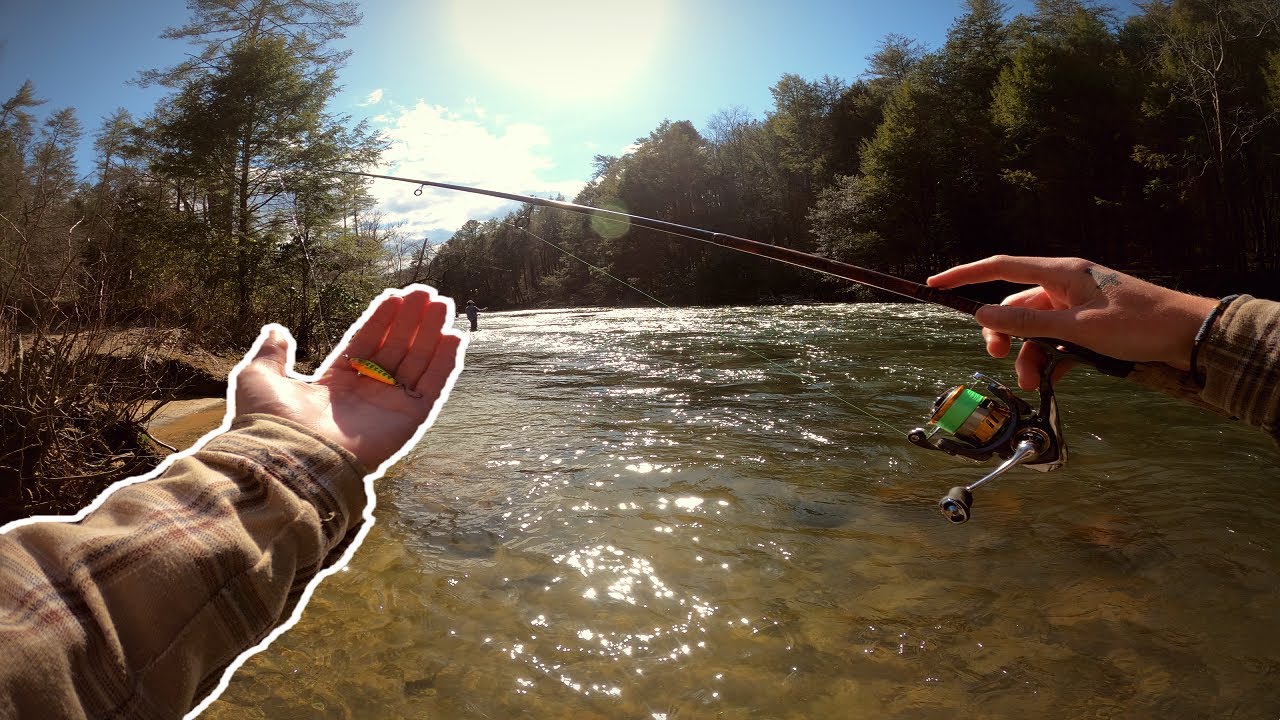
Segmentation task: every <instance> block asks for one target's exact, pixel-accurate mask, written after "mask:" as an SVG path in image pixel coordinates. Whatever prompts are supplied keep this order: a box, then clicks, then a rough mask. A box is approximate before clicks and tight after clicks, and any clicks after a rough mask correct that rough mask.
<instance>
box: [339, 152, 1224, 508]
mask: <svg viewBox="0 0 1280 720" xmlns="http://www.w3.org/2000/svg"><path fill="white" fill-rule="evenodd" d="M330 172H332V173H335V174H340V175H351V176H356V177H364V178H370V179H376V180H392V181H395V182H403V183H409V184H413V185H417V186H418V187H417V189H416V190H414V193H413V194H414V195H421V194H422V189H423V188H425V187H433V188H440V189H443V190H453V191H457V192H464V193H471V194H475V195H487V196H489V197H495V198H500V199H504V200H512V201H514V202H519V203H523V204H526V205H532V206H535V207H545V208H552V209H557V210H566V211H569V212H573V213H578V214H580V215H587V216H591V217H599V218H604V219H608V220H613V221H615V222H620V223H624V224H626V225H629V226H635V227H642V228H647V229H650V230H657V231H659V232H663V233H667V234H670V235H675V236H678V237H683V238H688V239H692V240H699V241H701V242H705V243H710V244H712V245H719V246H721V247H726V248H730V249H732V250H737V251H740V252H744V253H748V254H751V255H759V256H761V257H766V258H770V259H772V260H777V261H780V262H784V263H788V264H790V265H795V266H798V267H802V268H806V269H809V270H815V271H818V272H821V273H825V274H827V275H832V276H835V277H838V278H843V279H845V280H850V281H852V282H855V283H858V284H860V285H865V286H867V287H871V288H875V289H877V290H883V291H886V292H889V293H893V294H895V295H899V296H902V297H906V298H910V299H912V300H917V301H920V302H926V303H930V304H933V305H941V306H943V307H947V308H951V309H952V310H957V311H959V312H962V313H964V314H966V315H969V316H973V315H974V314H976V313H977V311H978V309H979V308H981V307H982V306H983V304H984V303H981V302H979V301H977V300H972V299H970V298H966V297H963V296H961V295H956V294H955V293H952V292H951V291H948V290H941V289H938V288H932V287H929V286H927V285H923V284H921V283H917V282H912V281H910V280H906V279H904V278H900V277H897V276H894V275H889V274H886V273H882V272H878V271H876V270H871V269H869V268H864V267H860V266H858V265H852V264H849V263H844V262H840V261H838V260H832V259H831V258H826V257H822V256H821V255H814V254H812V253H806V252H802V251H800V250H794V249H792V248H787V247H782V246H779V245H771V244H769V243H764V242H760V241H757V240H750V239H748V238H744V237H738V236H736V235H728V234H726V233H720V232H714V231H712V230H705V229H703V228H699V227H693V226H689V225H680V224H678V223H673V222H668V221H665V220H656V219H654V218H647V217H643V216H640V215H632V214H630V213H625V212H621V211H618V210H606V209H603V208H597V207H592V206H590V205H580V204H577V203H571V202H566V201H563V200H550V199H547V198H540V197H535V196H532V195H521V194H518V193H509V192H501V191H498V190H486V189H483V188H477V187H471V186H467V185H456V184H452V183H444V182H437V181H434V180H421V179H416V178H405V177H397V176H394V175H380V174H376V173H366V172H358V171H354V170H331V171H330ZM528 226H529V218H528V216H527V215H525V216H522V217H521V218H520V219H518V220H517V222H516V227H517V228H521V229H527V228H528ZM1026 341H1028V342H1034V343H1036V344H1038V345H1040V346H1041V347H1043V348H1044V349H1045V351H1046V353H1047V354H1048V355H1049V358H1050V359H1049V362H1048V363H1047V364H1046V365H1045V367H1044V368H1043V370H1042V372H1041V375H1040V387H1039V395H1040V397H1039V400H1040V402H1039V403H1038V404H1037V405H1036V406H1034V407H1033V406H1032V405H1031V404H1030V403H1028V402H1027V401H1025V400H1023V399H1022V398H1019V397H1018V396H1017V395H1015V394H1014V393H1013V392H1012V391H1010V390H1009V388H1007V387H1006V386H1004V385H1002V384H1000V383H998V382H996V381H994V380H991V379H990V378H987V377H985V376H983V375H982V374H981V373H977V374H975V375H974V381H975V382H974V384H973V385H959V386H956V387H953V388H951V389H950V390H948V391H947V392H945V393H943V394H942V395H941V396H940V397H938V398H937V400H935V401H934V404H933V409H932V412H931V413H930V415H929V418H928V422H927V426H928V427H929V428H931V429H926V428H915V429H914V430H912V431H911V432H909V433H907V438H908V440H909V441H910V442H911V443H912V444H913V445H915V446H917V447H920V448H923V449H928V450H936V451H939V452H943V453H946V454H948V455H951V456H954V457H960V458H964V459H968V460H971V461H974V462H986V461H988V460H990V459H991V458H992V457H998V458H1000V459H1002V460H1003V462H1002V463H1001V464H1000V465H999V466H998V467H997V468H996V469H995V470H993V471H991V472H990V473H988V474H987V475H985V476H984V477H982V478H981V479H979V480H977V481H976V482H973V483H970V484H969V485H960V486H956V487H953V488H951V490H949V491H948V492H947V495H946V496H945V497H943V498H942V500H940V501H939V503H938V506H939V509H940V510H941V511H942V514H943V516H945V517H946V518H947V519H948V520H950V521H951V522H954V523H963V522H967V521H968V520H969V517H970V516H971V514H972V506H973V491H974V490H975V489H977V488H978V487H979V486H980V485H983V484H985V483H987V482H990V481H991V480H994V479H995V478H997V477H999V476H1001V475H1003V474H1005V473H1007V472H1008V471H1009V470H1012V469H1013V468H1015V467H1019V466H1021V467H1028V468H1031V469H1033V470H1039V471H1041V472H1047V471H1050V470H1056V469H1058V468H1059V467H1062V465H1063V464H1064V463H1065V462H1066V458H1067V444H1066V439H1065V437H1064V436H1063V433H1062V425H1061V422H1060V420H1059V415H1058V403H1057V398H1056V396H1055V394H1054V389H1053V374H1054V370H1055V369H1056V368H1057V367H1058V365H1059V364H1060V363H1061V362H1064V361H1076V362H1084V363H1086V364H1089V365H1092V366H1093V367H1095V368H1096V369H1097V370H1098V371H1099V372H1102V373H1104V374H1106V375H1112V376H1115V377H1122V378H1127V379H1130V380H1133V381H1135V382H1138V383H1140V384H1142V385H1146V386H1148V387H1151V388H1153V389H1156V390H1159V391H1161V392H1164V393H1166V394H1169V395H1172V396H1174V397H1177V398H1180V399H1182V400H1187V401H1189V402H1192V403H1194V404H1196V405H1199V406H1200V407H1205V408H1208V409H1211V410H1214V411H1215V412H1221V411H1219V410H1217V409H1216V408H1212V407H1210V406H1208V405H1207V404H1205V403H1203V402H1202V401H1201V400H1200V398H1199V388H1198V387H1196V385H1195V383H1194V381H1193V380H1192V379H1191V377H1190V374H1189V373H1185V372H1179V371H1177V370H1175V369H1173V368H1171V367H1169V366H1167V365H1164V364H1162V363H1137V362H1130V361H1127V360H1119V359H1117V358H1113V357H1110V356H1107V355H1103V354H1101V353H1098V352H1095V351H1093V350H1090V349H1089V348H1086V347H1083V346H1080V345H1076V344H1074V343H1069V342H1066V341H1063V340H1058V339H1055V338H1026Z"/></svg>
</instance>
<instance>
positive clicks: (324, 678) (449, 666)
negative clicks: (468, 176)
mask: <svg viewBox="0 0 1280 720" xmlns="http://www.w3.org/2000/svg"><path fill="white" fill-rule="evenodd" d="M482 320H483V324H482V329H481V331H480V332H479V333H476V334H475V337H474V338H473V341H472V344H471V347H470V349H469V351H468V354H467V360H466V370H465V371H464V372H463V373H462V375H461V377H460V378H459V380H458V384H457V387H456V388H455V390H454V392H453V396H452V398H451V399H450V401H449V403H448V404H447V405H446V407H445V408H444V410H443V411H442V412H441V414H440V417H439V420H438V422H437V424H436V426H435V427H434V428H433V429H432V430H431V431H430V432H429V433H428V435H427V437H426V438H425V439H424V441H423V442H422V443H421V444H420V445H419V446H418V448H417V449H416V450H415V452H414V454H413V455H412V456H410V457H409V458H406V460H405V461H404V462H402V463H401V464H400V465H399V466H398V467H397V469H396V470H394V471H393V473H392V475H390V476H388V477H387V478H385V479H383V480H382V481H380V484H379V505H378V510H377V516H378V518H379V519H378V522H377V524H376V526H375V527H374V528H373V530H372V532H371V533H370V535H369V536H368V538H367V539H366V541H365V543H364V545H363V546H362V547H361V548H360V550H359V551H358V552H357V554H356V556H355V558H354V560H353V561H352V562H351V564H350V566H349V567H348V568H347V570H346V571H344V572H340V573H338V574H337V575H335V576H334V577H332V578H330V579H328V580H327V581H326V582H325V583H324V584H322V585H321V586H320V587H319V589H318V590H317V592H316V593H315V596H314V597H313V599H312V601H311V603H310V605H309V606H308V607H307V609H306V611H305V613H304V615H303V618H302V620H301V622H299V623H298V625H297V626H296V627H294V628H293V629H292V630H290V631H289V632H288V633H286V634H285V635H283V636H282V637H281V638H280V639H278V640H277V641H276V642H275V643H274V644H273V645H272V646H271V647H270V648H269V649H267V650H266V651H264V652H262V653H260V654H258V655H256V656H254V657H252V658H250V659H249V660H248V661H247V662H246V663H245V665H244V666H243V667H242V668H241V669H240V670H239V671H238V672H237V673H236V675H235V677H234V678H233V680H232V682H231V685H230V687H229V688H228V690H227V691H226V693H225V694H224V695H223V696H222V697H221V698H220V699H219V700H218V701H216V702H215V703H214V704H213V705H212V706H211V707H210V709H209V710H208V711H207V713H206V714H205V716H204V717H208V718H227V719H230V718H235V719H236V720H240V719H241V718H313V717H333V718H345V717H353V718H363V717H428V718H451V719H452V718H530V719H544V718H646V719H652V720H661V719H665V720H673V719H675V718H702V717H708V718H711V717H714V718H935V717H936V718H951V717H984V718H1028V717H1036V718H1079V717H1126V718H1131V717H1164V718H1170V717H1179V718H1181V717H1186V718H1202V717H1238V718H1248V717H1275V716H1276V715H1277V714H1280V690H1277V689H1276V680H1275V678H1276V673H1277V671H1280V651H1277V647H1280V627H1278V625H1277V622H1276V618H1277V617H1280V592H1278V590H1280V582H1278V581H1280V560H1278V559H1277V557H1276V553H1275V545H1276V539H1277V537H1280V511H1278V508H1280V485H1278V484H1277V480H1280V470H1278V469H1277V467H1278V465H1277V463H1280V453H1277V451H1276V450H1275V448H1274V447H1273V445H1272V444H1271V442H1270V441H1269V440H1268V439H1267V438H1266V437H1265V436H1264V435H1262V434H1261V433H1260V432H1257V431H1255V430H1252V429H1250V428H1247V427H1243V426H1240V425H1239V424H1237V423H1232V422H1229V421H1225V420H1220V419H1218V418H1216V417H1214V416H1211V415H1208V414H1206V413H1204V412H1202V411H1200V410H1196V409H1194V408H1190V407H1184V406H1182V405H1180V404H1178V403H1176V402H1174V401H1171V400H1165V399H1164V398H1163V397H1162V396H1158V395H1156V394H1154V393H1151V392H1148V391H1146V390H1144V389H1142V388H1139V387H1137V386H1134V385H1131V384H1128V383H1125V382H1124V381H1119V380H1114V379H1110V378H1105V377H1101V376H1099V375H1097V374H1096V373H1092V372H1084V371H1076V372H1073V373H1072V374H1071V375H1069V376H1068V377H1067V378H1066V379H1065V380H1064V381H1063V382H1062V383H1061V385H1060V387H1059V398H1060V403H1061V405H1062V413H1063V424H1064V426H1065V429H1066V432H1067V435H1068V440H1069V443H1070V447H1071V453H1072V454H1071V462H1070V464H1069V465H1068V466H1067V467H1065V468H1063V469H1062V470H1060V471H1058V472H1055V473H1053V474H1051V475H1043V474H1040V473H1035V472H1032V471H1030V470H1021V469H1020V470H1015V471H1014V472H1013V473H1010V474H1009V475H1007V476H1005V477H1004V478H1002V479H1000V480H998V481H996V482H994V483H992V484H990V485H988V486H986V487H984V488H982V489H981V490H979V491H978V492H977V501H976V504H975V508H974V511H975V516H974V519H973V520H972V521H970V522H969V523H968V524H966V525H959V526H954V525H951V524H949V523H947V522H946V521H945V520H944V519H943V518H942V517H941V516H940V515H939V514H938V512H937V510H936V506H935V504H936V502H937V499H938V497H939V496H940V495H941V494H942V493H943V492H945V491H946V490H947V488H949V487H951V486H953V485H957V484H963V483H968V482H972V481H973V480H974V479H976V478H977V477H980V475H981V473H982V472H983V471H984V468H985V467H986V466H976V465H972V464H968V463H963V462H959V461H957V460H955V459H952V458H949V457H946V456H944V455H942V454H940V453H930V452H925V451H923V450H920V449H917V448H914V447H912V446H911V445H910V444H909V443H908V442H907V441H906V439H905V437H903V433H905V432H906V431H907V430H909V429H910V428H911V427H914V426H916V425H918V424H920V422H921V421H922V417H923V415H925V414H926V413H927V410H928V408H929V406H930V405H931V404H932V402H933V399H934V397H935V396H936V395H938V394H939V393H940V392H941V391H943V390H944V389H945V388H947V387H950V386H951V385H955V384H959V383H962V382H967V381H968V380H969V378H970V377H971V375H972V373H973V372H974V371H982V372H984V373H987V374H989V375H991V376H993V377H998V378H1004V379H1008V380H1011V378H1012V367H1011V364H1010V363H1008V362H1007V361H997V360H992V359H990V358H987V357H985V355H982V354H980V343H979V340H978V337H977V333H976V331H975V329H974V328H973V326H972V325H971V324H970V323H969V322H968V321H966V320H964V319H963V318H961V317H959V316H958V315H956V314H954V313H951V312H949V311H945V310H934V309H929V308H924V307H921V306H918V305H823V306H791V307H767V308H730V309H725V308H719V309H682V310H657V309H655V310H576V311H550V312H524V313H509V314H501V313H486V314H485V316H484V317H483V318H482ZM765 358H767V359H768V361H766V359H765ZM769 361H772V364H771V363H770V362H769ZM855 406H856V407H855ZM872 416H874V417H872ZM886 425H887V426H886Z"/></svg>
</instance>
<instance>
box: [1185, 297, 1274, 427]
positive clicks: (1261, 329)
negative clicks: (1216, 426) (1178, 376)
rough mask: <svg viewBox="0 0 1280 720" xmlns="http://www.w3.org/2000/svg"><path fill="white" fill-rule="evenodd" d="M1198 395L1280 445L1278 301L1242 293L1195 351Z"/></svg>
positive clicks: (1225, 310)
mask: <svg viewBox="0 0 1280 720" xmlns="http://www.w3.org/2000/svg"><path fill="white" fill-rule="evenodd" d="M1198 365H1199V367H1200V368H1201V370H1202V371H1203V372H1204V377H1205V387H1204V391H1203V392H1201V394H1200V397H1201V398H1203V399H1204V400H1205V401H1207V402H1209V403H1212V404H1213V405H1216V406H1217V407H1220V408H1223V409H1224V410H1227V411H1228V412H1230V413H1231V414H1232V415H1234V416H1236V417H1238V418H1240V419H1241V420H1243V421H1244V422H1247V423H1249V424H1250V425H1256V426H1258V427H1260V428H1262V429H1263V430H1265V431H1267V432H1268V433H1270V434H1271V436H1272V437H1273V438H1275V439H1276V441H1277V442H1280V303H1277V302H1273V301H1270V300H1260V299H1258V298H1254V297H1251V296H1249V295H1242V296H1240V297H1239V298H1237V299H1236V300H1234V301H1233V302H1232V303H1231V304H1230V305H1228V306H1227V307H1226V309H1224V310H1223V311H1222V317H1221V318H1219V319H1218V322H1217V324H1216V325H1215V326H1214V328H1213V330H1212V331H1211V332H1210V333H1209V336H1208V338H1207V339H1206V340H1205V342H1204V344H1203V345H1202V346H1201V348H1200V357H1199V362H1198Z"/></svg>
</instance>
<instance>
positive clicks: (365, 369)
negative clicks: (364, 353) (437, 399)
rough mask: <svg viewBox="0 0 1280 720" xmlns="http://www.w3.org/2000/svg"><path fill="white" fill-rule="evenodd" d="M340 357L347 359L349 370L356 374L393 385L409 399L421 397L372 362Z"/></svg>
mask: <svg viewBox="0 0 1280 720" xmlns="http://www.w3.org/2000/svg"><path fill="white" fill-rule="evenodd" d="M342 357H344V358H346V359H347V364H348V365H350V366H351V369H352V370H355V371H356V372H357V373H359V374H361V375H363V376H365V377H367V378H373V379H374V380H377V381H378V382H380V383H386V384H387V385H394V386H396V387H398V388H400V389H402V390H404V394H405V395H408V396H409V397H411V398H420V397H422V393H419V392H414V391H412V390H410V389H409V386H408V385H405V384H404V383H402V382H400V381H399V380H396V376H395V375H392V374H391V373H389V372H387V371H386V370H383V369H382V366H381V365H379V364H378V363H376V362H374V361H372V360H365V359H364V358H353V357H351V356H350V355H343V356H342Z"/></svg>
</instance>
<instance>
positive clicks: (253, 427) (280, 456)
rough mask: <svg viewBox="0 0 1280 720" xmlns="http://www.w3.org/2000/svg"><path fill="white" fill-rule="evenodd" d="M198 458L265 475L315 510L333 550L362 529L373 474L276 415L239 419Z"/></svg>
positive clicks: (352, 457) (351, 457)
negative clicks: (367, 483)
mask: <svg viewBox="0 0 1280 720" xmlns="http://www.w3.org/2000/svg"><path fill="white" fill-rule="evenodd" d="M195 457H196V458H198V459H201V460H206V461H214V462H215V463H216V464H218V465H222V466H228V465H229V466H232V467H238V468H239V469H241V470H243V471H246V472H247V473H249V474H256V473H257V472H263V473H266V474H268V475H270V476H271V477H272V478H274V479H276V480H277V481H279V482H280V483H281V484H282V485H284V486H285V487H287V488H288V489H289V490H291V491H292V492H293V493H294V494H296V495H297V496H298V498H299V499H301V500H302V501H303V502H306V503H307V504H309V505H311V506H312V507H314V508H315V510H316V513H317V515H318V516H319V519H320V528H321V530H322V532H323V533H324V536H325V542H326V546H327V548H328V549H329V550H330V551H332V550H333V549H335V548H336V547H337V546H338V544H339V543H341V542H342V541H343V539H344V538H345V537H346V536H347V533H348V532H349V531H350V530H351V529H352V528H353V527H355V526H357V525H359V524H360V522H361V520H360V517H361V513H362V512H363V511H364V508H365V505H366V503H367V501H368V498H367V497H366V493H365V488H364V483H363V482H361V481H362V480H363V478H364V476H365V475H368V474H369V473H368V470H366V469H365V467H364V464H363V463H361V462H360V460H359V459H357V458H356V456H355V455H353V454H351V453H350V452H349V451H348V450H346V449H345V448H343V447H342V446H340V445H338V444H337V443H335V442H333V441H332V440H329V439H327V438H324V437H322V436H320V435H319V434H318V433H316V432H315V431H314V430H311V429H310V428H307V427H306V426H304V425H300V424H298V423H296V422H293V421H291V420H286V419H284V418H281V417H276V416H274V415H267V414H263V413H254V414H250V415H240V416H237V417H236V418H235V419H234V420H232V422H231V429H230V430H228V431H227V432H225V433H222V434H221V435H218V436H216V437H214V438H213V439H212V440H210V441H209V442H208V443H206V444H205V446H204V447H203V448H201V449H200V450H198V451H196V453H195Z"/></svg>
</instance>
